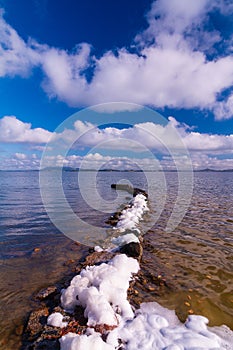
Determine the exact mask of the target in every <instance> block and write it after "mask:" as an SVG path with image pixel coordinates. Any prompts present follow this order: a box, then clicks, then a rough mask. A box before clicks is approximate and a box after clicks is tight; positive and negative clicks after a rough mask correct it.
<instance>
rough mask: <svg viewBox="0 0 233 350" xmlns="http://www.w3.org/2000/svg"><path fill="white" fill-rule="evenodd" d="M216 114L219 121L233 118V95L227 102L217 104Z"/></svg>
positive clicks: (215, 107)
mask: <svg viewBox="0 0 233 350" xmlns="http://www.w3.org/2000/svg"><path fill="white" fill-rule="evenodd" d="M214 114H215V116H216V119H217V120H222V119H231V118H233V94H231V95H230V96H229V97H228V98H227V99H226V100H225V101H222V102H216V103H215V105H214Z"/></svg>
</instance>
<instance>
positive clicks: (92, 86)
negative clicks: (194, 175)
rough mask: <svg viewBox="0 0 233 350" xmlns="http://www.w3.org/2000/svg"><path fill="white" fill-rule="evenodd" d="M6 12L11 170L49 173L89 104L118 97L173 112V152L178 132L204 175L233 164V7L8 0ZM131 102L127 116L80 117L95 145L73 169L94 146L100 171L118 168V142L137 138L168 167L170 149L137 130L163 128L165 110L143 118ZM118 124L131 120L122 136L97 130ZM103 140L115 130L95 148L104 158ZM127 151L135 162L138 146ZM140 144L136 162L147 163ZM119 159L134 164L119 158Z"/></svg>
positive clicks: (3, 128) (1, 138) (3, 59)
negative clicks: (48, 156)
mask: <svg viewBox="0 0 233 350" xmlns="http://www.w3.org/2000/svg"><path fill="white" fill-rule="evenodd" d="M0 7H1V8H2V11H1V12H2V16H1V20H0V113H1V114H0V160H1V165H0V168H1V169H18V168H19V169H25V168H26V169H28V168H38V167H39V163H40V158H41V155H42V151H43V149H44V147H45V146H46V144H47V142H48V141H49V138H50V136H51V135H52V132H54V130H55V129H56V128H57V127H58V126H59V124H60V123H62V122H64V121H66V120H67V118H68V117H69V116H70V115H72V114H73V113H75V112H77V111H79V110H81V109H82V108H84V107H90V106H92V105H96V104H101V103H111V102H113V103H114V102H124V103H130V104H134V103H135V104H139V105H142V106H147V107H150V108H152V110H154V111H158V112H159V113H161V114H162V115H163V116H164V117H165V118H166V119H167V118H168V117H169V116H172V117H173V118H171V119H167V123H168V125H167V126H165V125H163V129H159V130H160V131H159V132H163V134H164V136H163V138H162V140H163V142H164V143H165V144H168V145H169V147H168V148H169V150H171V148H170V147H173V149H174V147H175V146H174V145H173V146H172V145H171V142H170V140H169V137H171V134H170V133H169V130H168V129H169V127H173V128H175V130H176V131H178V132H179V135H180V138H181V139H182V142H183V143H184V146H185V147H186V148H187V149H188V150H189V152H190V157H191V159H192V161H193V166H194V168H197V169H199V168H205V167H210V168H215V169H228V168H233V157H232V153H233V136H232V134H233V92H232V90H233V89H232V87H233V40H232V32H233V23H232V15H233V4H232V1H228V0H225V1H219V0H195V1H194V0H192V1H185V0H156V1H149V0H135V1H123V0H117V1H115V0H114V1H109V0H100V1H98V2H97V1H94V0H87V1H82V2H81V1H76V0H68V1H63V0H59V1H55V0H41V1H39V0H21V1H20V2H19V1H10V0H0ZM112 106H116V105H114V104H113V105H112ZM123 106H124V108H123V112H122V114H120V115H119V110H113V109H112V108H110V107H109V106H108V110H107V111H106V110H103V109H102V110H99V112H98V114H93V115H92V114H90V113H81V114H78V115H77V119H80V121H81V123H80V124H77V125H78V127H76V128H75V126H74V125H73V126H72V125H71V126H69V128H72V127H73V129H74V130H76V132H77V135H80V132H81V131H82V130H85V132H86V130H89V131H88V132H89V139H88V135H87V136H86V140H85V142H84V143H83V144H82V145H79V147H77V149H76V150H73V156H76V157H77V159H76V160H75V157H73V160H72V162H71V160H70V161H67V162H66V165H70V166H79V165H80V162H81V161H82V160H83V159H84V157H85V150H88V152H90V154H92V158H91V159H92V160H91V162H92V166H99V165H100V164H104V162H109V161H111V162H114V159H113V156H114V157H115V158H116V154H117V151H118V153H119V157H120V155H121V156H122V149H120V148H119V143H118V142H117V141H119V139H120V138H122V137H126V136H125V135H126V134H127V138H130V139H131V141H132V140H135V139H136V137H137V138H138V139H137V140H138V141H139V142H140V143H142V144H143V145H146V147H148V149H149V150H151V151H152V152H153V154H156V156H157V157H158V154H160V156H159V161H160V163H161V166H163V167H169V164H168V157H167V156H168V153H169V152H165V151H162V150H161V147H158V145H157V143H156V142H155V143H154V144H153V142H152V143H148V142H146V141H147V137H146V136H145V135H144V134H143V133H142V134H140V135H139V134H138V129H137V127H142V128H144V129H147V130H149V131H148V132H151V130H153V132H155V133H156V132H157V131H156V130H157V129H156V130H155V128H154V125H156V123H157V122H158V119H157V117H156V114H155V117H153V116H152V115H151V116H150V117H148V115H147V114H146V113H144V115H141V116H140V118H139V119H137V117H136V116H135V120H134V121H133V118H134V117H133V116H132V115H133V114H132V113H133V111H132V105H128V107H126V105H125V104H123ZM130 106H131V107H130ZM109 108H110V109H109ZM117 109H119V104H118V107H117ZM125 109H126V110H128V113H129V115H130V117H129V116H127V112H126V111H125ZM144 112H145V111H144ZM114 113H117V115H115V116H114ZM152 114H153V113H152ZM117 118H119V120H120V121H121V124H128V123H129V120H130V124H132V127H131V128H129V129H130V133H129V131H127V132H124V131H121V132H120V133H119V130H118V129H119V125H115V127H112V128H111V131H109V130H107V129H106V130H104V129H103V127H102V128H101V127H100V128H98V125H100V124H102V123H106V122H108V123H112V121H114V120H115V119H116V120H117ZM148 122H150V123H151V124H148ZM88 123H89V124H88ZM88 125H89V126H88ZM90 125H91V126H92V128H97V129H95V132H94V131H93V132H90ZM135 125H136V127H135ZM63 127H64V129H65V128H67V125H66V124H64V125H63ZM125 127H126V128H128V126H125ZM122 128H124V125H122V126H121V129H122ZM61 132H62V131H61V130H60V134H61ZM93 133H94V134H95V133H97V134H98V136H100V135H101V136H102V138H99V137H98V142H102V141H103V140H102V139H104V138H107V139H109V137H110V136H109V135H110V134H111V138H112V140H113V143H114V142H115V141H116V145H115V146H114V147H112V146H111V147H110V146H109V145H106V149H104V147H102V146H101V147H97V146H98V145H97V144H96V145H95V146H96V147H95V153H94V150H93V151H92V148H93V147H94V144H93V142H92V139H93V137H95V136H94V134H93ZM97 134H95V135H97ZM62 135H63V134H62ZM60 136H61V135H60ZM60 136H59V137H60ZM63 136H64V135H63ZM63 136H61V138H62V137H63ZM77 137H78V136H77ZM140 137H141V138H140ZM155 137H157V138H158V135H157V134H156V135H155ZM63 141H64V140H63ZM125 147H126V149H127V147H129V148H130V152H128V154H127V152H126V154H125V159H124V160H123V163H124V162H125V164H126V163H127V162H128V160H126V158H127V156H128V157H131V156H132V154H131V151H132V150H131V148H132V147H131V146H129V145H127V144H126V145H125ZM113 148H114V151H113ZM121 148H122V147H121ZM136 148H137V147H135V156H134V158H135V159H141V158H142V157H141V156H140V154H141V153H140V150H139V149H138V148H137V150H136ZM71 153H72V152H71V151H70V152H69V154H71ZM94 155H96V156H95V157H94ZM56 156H58V154H56ZM101 157H102V158H101ZM106 157H107V158H106ZM109 157H110V158H109ZM89 158H90V157H89ZM94 158H96V163H95V160H94ZM101 162H102V163H101ZM117 163H119V164H120V165H121V166H122V164H123V163H122V161H121V162H120V158H118V159H117ZM111 164H112V163H111ZM145 164H147V163H146V160H145ZM126 165H127V166H128V167H129V166H130V165H128V164H126Z"/></svg>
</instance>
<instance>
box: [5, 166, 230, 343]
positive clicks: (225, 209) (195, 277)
mask: <svg viewBox="0 0 233 350" xmlns="http://www.w3.org/2000/svg"><path fill="white" fill-rule="evenodd" d="M46 176H47V186H49V189H50V192H49V194H48V196H50V197H49V199H50V202H49V208H50V209H49V210H50V211H51V213H52V212H54V210H56V211H57V214H58V217H59V218H60V220H63V221H64V222H63V224H64V225H65V230H66V232H69V231H70V232H72V230H74V227H73V224H72V220H69V213H68V212H67V216H66V210H67V208H66V206H64V203H63V202H62V201H60V198H58V196H57V192H56V181H54V179H55V177H56V176H57V174H56V172H55V171H47V174H46ZM84 179H85V181H84V182H83V183H82V186H81V188H80V186H79V184H78V173H77V172H64V174H63V187H64V193H65V196H66V199H67V201H68V203H69V205H70V207H71V208H72V210H73V211H74V212H75V214H76V215H77V217H79V218H81V219H82V221H84V222H86V223H87V224H88V225H87V226H86V228H85V227H82V228H81V229H80V232H78V233H77V235H78V236H77V237H80V239H81V240H82V243H86V244H90V243H93V239H92V240H90V236H91V237H95V232H97V231H98V230H97V228H98V229H100V230H101V231H103V232H109V227H108V225H107V224H105V221H106V219H107V218H108V217H109V215H110V213H111V212H114V211H115V210H116V209H117V208H118V207H119V206H120V205H121V204H122V203H127V201H128V200H129V195H128V194H127V193H125V192H123V191H119V192H118V193H116V192H115V191H114V190H112V189H111V186H110V185H111V183H117V182H118V181H123V179H124V181H128V182H130V183H132V184H133V185H134V186H135V187H140V188H144V189H146V190H148V191H149V199H150V200H149V205H150V212H149V213H148V214H146V215H145V217H144V220H143V221H142V222H141V229H142V231H143V232H144V233H146V232H147V231H148V232H147V234H146V236H145V239H146V241H147V243H148V244H147V246H148V247H149V249H148V251H145V257H144V258H145V259H146V260H147V262H148V269H150V271H153V270H156V266H157V265H158V261H159V265H160V266H164V267H165V268H166V273H167V274H169V275H170V276H169V277H170V278H172V279H173V280H174V281H175V284H176V291H173V292H169V293H167V294H166V295H163V296H162V297H156V296H152V297H153V298H154V299H153V300H156V301H158V302H159V303H161V304H162V305H164V306H166V307H168V308H171V309H175V310H176V312H177V314H178V316H179V317H180V319H185V317H186V316H187V314H188V311H189V310H190V309H191V310H192V311H193V312H194V313H195V314H202V315H205V316H207V317H208V318H209V320H210V324H211V325H221V324H227V325H228V326H229V327H231V328H232V329H233V254H232V252H233V210H232V204H233V173H232V172H196V173H194V179H193V194H192V198H191V203H190V204H189V206H188V208H187V209H186V210H185V206H186V205H187V204H188V202H189V199H190V198H189V195H190V193H191V185H192V184H191V182H190V181H191V178H190V174H185V173H184V174H183V175H182V176H181V179H180V180H181V181H180V182H179V179H178V177H177V174H176V173H173V172H166V173H164V174H163V173H159V172H158V173H142V172H99V173H98V175H97V177H96V179H95V181H94V182H93V173H92V172H90V173H89V172H85V176H84ZM181 182H182V183H181ZM182 186H183V187H182ZM185 186H186V187H185ZM0 188H1V191H0V253H1V258H0V262H1V270H0V277H1V280H0V307H1V320H0V330H1V331H0V345H1V348H3V349H16V348H17V347H16V343H17V335H16V333H17V327H18V326H19V325H20V323H21V322H22V318H23V317H24V316H25V314H27V312H28V311H29V310H30V303H31V299H30V297H31V294H32V293H33V292H34V291H36V290H39V289H40V288H42V287H44V286H46V285H48V284H51V283H55V282H56V281H58V280H59V278H61V277H62V275H63V274H64V273H65V271H66V268H65V267H64V266H63V262H64V261H65V260H66V259H69V258H72V257H73V256H74V255H75V257H76V258H78V259H79V258H81V257H82V255H83V254H84V253H85V252H86V251H87V249H86V248H85V246H76V248H74V246H73V245H71V241H70V240H69V238H67V237H65V236H64V235H62V234H61V233H59V230H58V229H57V228H56V227H55V226H54V225H53V223H52V222H51V221H50V218H49V216H48V214H47V212H46V210H45V208H44V205H43V203H42V200H41V195H40V186H39V173H38V172H5V171H4V172H0ZM182 188H183V189H182ZM51 189H54V192H52V191H51ZM96 189H97V194H96V193H95V190H96ZM180 189H181V198H180V200H179V201H178V203H177V210H176V215H175V216H174V218H173V220H172V222H170V223H171V224H174V221H175V220H176V219H177V218H178V219H179V217H181V216H182V215H183V214H184V213H183V211H184V210H185V216H184V218H183V220H182V221H181V222H180V223H179V225H178V226H177V227H175V228H174V227H173V228H174V230H173V231H169V230H166V227H167V225H168V220H169V218H170V217H171V214H172V211H173V208H174V205H175V203H176V201H177V196H178V194H179V191H180ZM182 191H183V192H182ZM84 192H85V193H84ZM82 195H83V196H84V197H85V199H83V198H82ZM101 198H102V199H101ZM64 218H65V219H64ZM63 227H64V226H63ZM75 230H76V231H77V227H75ZM81 231H82V232H81ZM106 236H107V234H106ZM96 242H97V243H98V242H99V243H103V242H102V241H101V240H100V239H99V237H98V234H97V236H96ZM155 273H157V271H155ZM187 297H188V299H187ZM145 299H146V300H149V299H151V295H149V294H148V295H145ZM15 330H16V331H15Z"/></svg>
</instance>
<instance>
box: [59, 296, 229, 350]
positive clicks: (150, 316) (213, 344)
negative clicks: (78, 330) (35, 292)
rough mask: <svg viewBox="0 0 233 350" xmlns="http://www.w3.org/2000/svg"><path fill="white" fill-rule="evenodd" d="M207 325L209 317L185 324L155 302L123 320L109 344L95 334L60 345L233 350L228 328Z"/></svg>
mask: <svg viewBox="0 0 233 350" xmlns="http://www.w3.org/2000/svg"><path fill="white" fill-rule="evenodd" d="M207 323H208V319H207V318H205V317H203V316H197V315H192V316H189V317H188V319H187V320H186V322H185V323H184V324H182V323H181V322H180V321H179V320H178V318H177V316H176V315H175V312H174V311H171V310H168V309H166V308H163V307H162V306H160V305H159V304H157V303H155V302H153V303H143V304H141V307H140V309H139V310H137V311H136V313H135V318H133V319H130V320H127V321H126V320H125V319H124V318H122V319H121V322H120V324H119V326H118V327H117V328H115V329H114V330H112V331H110V332H109V334H108V336H107V339H106V343H105V342H104V341H103V340H102V337H101V334H99V333H96V332H94V331H92V332H91V335H81V336H79V335H73V334H68V335H66V336H63V337H62V338H61V339H60V344H61V350H86V349H91V350H100V349H103V350H105V349H106V350H116V349H118V348H119V340H120V342H121V343H122V344H124V345H123V349H124V350H137V349H142V350H155V349H156V350H201V349H203V350H204V349H205V350H223V349H226V350H232V349H233V346H232V344H233V332H232V331H230V329H229V328H227V327H226V326H223V327H214V329H213V330H214V331H212V330H211V328H209V327H207ZM216 329H217V330H218V331H217V330H216ZM222 329H223V330H224V331H223V330H222ZM226 329H227V337H225V339H224V338H223V337H222V335H223V334H224V332H225V333H226ZM217 333H218V334H217Z"/></svg>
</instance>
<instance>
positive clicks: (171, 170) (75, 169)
mask: <svg viewBox="0 0 233 350" xmlns="http://www.w3.org/2000/svg"><path fill="white" fill-rule="evenodd" d="M57 170H61V168H58V167H57V168H44V169H24V170H22V169H18V170H16V169H15V170H12V169H9V170H7V169H4V170H3V169H0V172H39V171H57ZM62 171H65V172H79V171H82V172H93V171H95V172H96V171H98V172H118V173H125V172H127V173H130V172H132V173H143V172H150V173H160V172H165V173H176V172H191V171H190V170H178V171H177V169H174V170H173V169H170V170H169V169H163V170H159V169H158V170H149V169H148V170H140V169H138V170H134V169H131V170H130V169H129V170H118V169H79V168H62ZM192 172H194V173H203V172H213V173H231V172H233V169H208V168H207V169H195V170H193V171H192Z"/></svg>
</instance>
